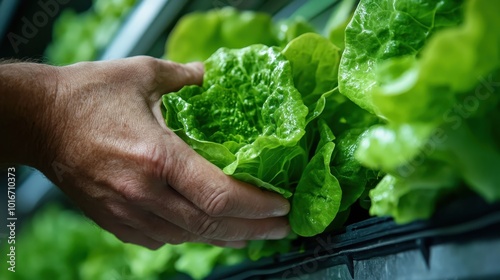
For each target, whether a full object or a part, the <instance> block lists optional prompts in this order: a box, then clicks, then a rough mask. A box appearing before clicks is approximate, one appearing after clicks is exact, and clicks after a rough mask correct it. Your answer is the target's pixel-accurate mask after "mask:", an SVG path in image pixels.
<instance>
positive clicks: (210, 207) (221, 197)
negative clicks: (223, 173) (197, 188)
mask: <svg viewBox="0 0 500 280" xmlns="http://www.w3.org/2000/svg"><path fill="white" fill-rule="evenodd" d="M208 190H209V191H208V193H207V194H206V197H207V199H206V200H204V202H203V203H202V205H201V208H202V210H203V211H205V213H207V214H208V215H210V216H212V217H221V216H224V215H226V214H227V213H229V212H230V210H231V209H232V207H233V203H232V200H231V199H230V197H231V196H230V193H229V191H228V190H226V189H224V188H220V187H209V188H208Z"/></svg>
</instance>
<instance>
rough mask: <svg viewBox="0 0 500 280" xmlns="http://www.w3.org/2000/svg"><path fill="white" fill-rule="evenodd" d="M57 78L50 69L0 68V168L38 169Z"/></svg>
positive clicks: (18, 65) (9, 65) (32, 65)
mask: <svg viewBox="0 0 500 280" xmlns="http://www.w3.org/2000/svg"><path fill="white" fill-rule="evenodd" d="M56 77H57V75H56V68H55V67H53V66H48V65H42V64H36V63H9V62H7V63H5V62H3V63H1V64H0V135H1V136H2V137H0V164H2V165H5V164H25V165H31V166H35V167H37V166H39V165H40V161H41V158H42V155H43V154H44V153H45V149H46V148H47V147H46V146H45V145H46V144H45V142H46V141H45V139H42V138H43V137H42V135H43V134H46V131H44V130H46V128H47V124H46V122H47V119H48V118H47V116H48V115H49V114H50V112H51V108H50V107H51V104H53V102H54V99H55V93H56V89H57V79H56Z"/></svg>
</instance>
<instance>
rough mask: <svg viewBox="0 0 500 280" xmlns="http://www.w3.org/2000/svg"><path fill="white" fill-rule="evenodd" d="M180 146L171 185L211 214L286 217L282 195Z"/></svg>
mask: <svg viewBox="0 0 500 280" xmlns="http://www.w3.org/2000/svg"><path fill="white" fill-rule="evenodd" d="M176 146H178V147H174V149H175V153H176V155H175V158H174V159H173V163H172V164H173V165H174V166H172V167H171V168H170V171H171V172H170V173H169V174H168V175H167V182H168V183H169V184H170V185H171V186H172V187H173V188H174V189H176V190H177V191H178V192H179V193H180V194H182V195H183V196H184V197H185V198H186V199H187V200H189V201H191V202H193V203H194V205H196V206H197V207H198V208H200V209H201V210H202V211H203V212H205V213H207V214H208V215H210V216H213V217H238V218H246V219H262V218H267V217H279V216H284V215H286V214H287V213H288V211H289V210H290V204H289V202H288V201H287V200H286V199H284V198H283V197H282V196H281V195H279V194H275V193H271V192H268V191H263V190H261V189H259V188H257V187H254V186H251V185H249V184H246V183H243V182H240V181H238V180H235V179H233V178H231V177H230V176H227V175H225V174H224V173H223V172H222V171H221V170H220V169H219V168H218V167H216V166H214V165H213V164H211V163H209V162H208V161H207V160H206V159H204V158H202V157H201V156H200V155H198V154H197V153H196V152H195V151H193V150H192V149H191V148H190V147H189V146H187V145H186V144H185V143H179V144H178V145H176Z"/></svg>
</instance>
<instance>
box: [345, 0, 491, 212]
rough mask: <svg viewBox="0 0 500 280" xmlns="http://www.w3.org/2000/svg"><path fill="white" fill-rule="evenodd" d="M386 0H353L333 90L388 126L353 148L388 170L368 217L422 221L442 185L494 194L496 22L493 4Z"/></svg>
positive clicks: (375, 130)
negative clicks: (336, 88) (354, 7)
mask: <svg viewBox="0 0 500 280" xmlns="http://www.w3.org/2000/svg"><path fill="white" fill-rule="evenodd" d="M375 2H376V3H375ZM386 2H387V3H386ZM388 2H389V1H384V2H383V3H382V4H381V3H380V1H371V0H365V1H361V2H360V4H359V6H358V9H357V10H356V12H355V15H354V17H353V20H352V21H351V23H350V24H349V26H348V28H347V30H346V49H345V51H344V55H343V57H342V60H341V65H340V70H339V76H340V77H341V80H340V85H339V86H340V90H341V92H342V93H343V94H345V95H346V96H347V97H348V98H350V99H351V100H352V101H353V102H355V103H357V104H358V105H359V106H361V107H363V108H365V109H366V110H368V111H370V112H373V113H376V114H377V115H379V116H381V117H382V118H383V119H384V120H385V122H386V123H385V124H380V125H377V126H374V127H372V128H370V129H369V130H368V131H367V132H365V133H364V134H363V135H362V137H361V141H360V145H359V148H358V149H357V151H356V154H355V155H356V158H357V159H358V160H359V161H360V162H361V163H362V164H363V165H365V166H368V167H370V168H377V169H381V170H383V171H384V172H387V173H389V175H388V176H389V177H387V178H388V179H384V181H383V182H381V183H380V185H379V186H378V187H377V188H376V189H375V190H373V192H372V193H371V198H372V200H373V201H374V202H375V203H374V204H373V205H372V210H371V213H372V214H376V215H392V216H394V217H395V218H396V220H397V221H400V222H403V221H404V222H408V221H411V220H412V219H419V218H423V217H424V216H425V217H428V216H429V215H430V214H429V213H431V212H432V210H433V209H434V208H433V207H432V205H435V203H437V201H438V200H439V199H440V197H441V196H442V195H443V192H442V191H441V189H442V188H446V187H449V186H450V182H454V183H455V184H459V183H460V181H462V182H465V183H466V185H467V186H468V187H469V188H471V189H472V190H474V191H475V192H477V193H478V194H479V195H481V196H482V197H483V198H485V199H486V200H488V201H495V200H499V199H500V188H498V185H499V184H500V175H499V174H498V172H497V171H496V170H495V166H500V150H499V145H498V137H497V136H498V135H497V134H498V133H496V132H495V131H497V129H496V125H498V122H497V120H498V106H499V105H498V104H499V99H500V96H499V94H498V91H497V90H496V88H495V87H496V86H497V85H498V82H497V81H500V75H499V71H498V69H500V34H499V33H498V32H497V31H498V28H500V20H499V18H498V17H497V16H496V15H495V13H494V12H492V11H494V10H497V9H499V8H500V2H498V1H493V2H491V1H484V0H470V1H451V0H447V1H419V2H410V1H404V0H396V1H391V3H388ZM389 4H390V5H389ZM381 19H386V20H381ZM441 167H442V168H446V170H447V171H446V173H443V172H441V171H440V170H441V169H440V168H441ZM422 170H424V171H425V172H424V171H422ZM414 174H419V176H420V177H418V178H417V177H415V176H414ZM450 178H454V179H453V180H450ZM456 178H458V179H456ZM422 182H425V184H424V183H422ZM382 194H385V195H382ZM417 201H422V203H425V205H426V206H425V207H424V206H422V205H423V204H422V205H419V204H418V203H417ZM389 206H390V207H389ZM402 207H404V208H405V209H404V210H402ZM423 208H426V209H429V210H428V211H429V212H428V213H427V212H425V211H424V210H422V209H423ZM426 211H427V210H426ZM403 212H404V214H402V213H403ZM424 212H425V213H424Z"/></svg>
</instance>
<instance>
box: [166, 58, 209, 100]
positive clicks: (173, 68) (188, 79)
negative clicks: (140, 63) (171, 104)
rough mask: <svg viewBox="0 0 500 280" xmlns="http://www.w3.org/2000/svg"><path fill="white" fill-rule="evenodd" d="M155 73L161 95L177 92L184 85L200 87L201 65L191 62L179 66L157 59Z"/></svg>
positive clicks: (202, 71)
mask: <svg viewBox="0 0 500 280" xmlns="http://www.w3.org/2000/svg"><path fill="white" fill-rule="evenodd" d="M157 62H158V68H157V73H156V78H157V80H156V81H157V84H158V87H159V88H158V90H159V91H162V93H168V92H173V91H178V90H179V89H181V88H182V87H183V86H185V85H201V84H202V82H203V73H204V70H203V64H202V63H200V62H192V63H188V64H179V63H175V62H172V61H168V60H162V59H158V60H157Z"/></svg>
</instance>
